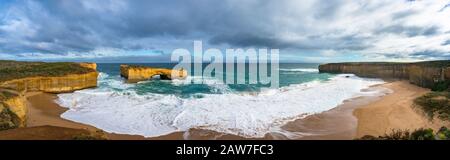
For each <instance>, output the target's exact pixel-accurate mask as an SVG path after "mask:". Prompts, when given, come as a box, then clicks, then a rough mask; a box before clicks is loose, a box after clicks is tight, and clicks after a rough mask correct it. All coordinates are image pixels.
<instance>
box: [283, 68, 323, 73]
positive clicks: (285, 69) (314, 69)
mask: <svg viewBox="0 0 450 160" xmlns="http://www.w3.org/2000/svg"><path fill="white" fill-rule="evenodd" d="M280 71H286V72H319V69H317V68H290V69H287V68H280Z"/></svg>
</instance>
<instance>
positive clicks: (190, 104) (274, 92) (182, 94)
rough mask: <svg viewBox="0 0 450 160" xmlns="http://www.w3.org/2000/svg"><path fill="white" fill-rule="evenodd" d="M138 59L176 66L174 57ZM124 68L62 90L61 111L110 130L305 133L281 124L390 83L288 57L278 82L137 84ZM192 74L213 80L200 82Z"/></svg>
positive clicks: (106, 69)
mask: <svg viewBox="0 0 450 160" xmlns="http://www.w3.org/2000/svg"><path fill="white" fill-rule="evenodd" d="M137 65H146V66H151V67H163V68H172V67H173V65H174V64H137ZM119 67H120V64H98V71H99V72H100V75H99V77H98V87H97V88H92V89H85V90H81V91H76V92H74V93H66V94H59V95H58V99H57V100H56V102H57V103H58V104H60V105H61V106H63V107H67V108H68V111H66V112H65V113H63V114H62V115H61V117H63V118H65V119H68V120H72V121H75V122H80V123H85V124H89V125H93V126H95V127H98V128H100V129H102V130H104V131H107V132H113V133H121V134H136V135H143V136H146V137H154V136H160V135H166V134H170V133H173V132H177V131H188V130H189V129H192V128H198V129H207V130H213V131H216V132H223V133H227V134H235V135H239V136H244V137H262V136H264V135H265V134H266V133H269V132H276V133H279V134H284V135H286V136H288V137H294V138H295V136H299V135H301V133H291V132H288V131H285V130H283V129H282V127H281V126H283V125H284V124H286V123H287V122H289V121H292V120H295V119H299V118H303V117H304V116H307V115H311V114H316V113H320V112H323V111H327V110H330V109H332V108H334V107H336V106H338V105H339V104H341V103H342V102H343V101H344V100H346V99H349V98H353V97H355V96H359V95H361V94H371V93H362V92H361V90H362V89H364V88H367V87H369V86H370V85H374V84H380V83H382V81H381V80H377V79H364V78H359V77H356V76H354V75H333V74H326V73H318V69H317V67H318V64H280V65H279V87H277V88H270V87H269V86H268V85H262V84H224V83H221V82H223V81H220V80H217V79H215V78H211V77H201V76H189V77H188V78H186V79H185V80H160V79H151V80H148V81H142V82H139V83H132V84H130V83H126V81H125V79H124V78H122V77H120V71H119V69H120V68H119ZM218 73H219V72H218ZM233 73H236V74H243V73H237V72H236V71H234V72H233ZM219 74H220V73H219ZM223 74H224V76H227V75H231V74H230V73H227V72H224V73H223ZM242 78H243V79H248V77H246V76H243V77H242ZM192 80H195V81H198V80H203V81H205V82H208V83H205V84H192V83H190V82H191V81H192Z"/></svg>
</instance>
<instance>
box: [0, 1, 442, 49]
mask: <svg viewBox="0 0 450 160" xmlns="http://www.w3.org/2000/svg"><path fill="white" fill-rule="evenodd" d="M0 3H1V2H0ZM12 3H13V4H12V5H9V6H10V7H8V8H6V9H4V10H1V11H2V13H3V14H2V13H0V53H8V54H15V55H22V54H23V53H43V54H46V53H51V54H58V55H68V54H69V52H71V54H70V55H74V54H75V55H77V54H78V53H85V52H91V51H94V50H96V49H98V48H113V49H123V50H142V49H150V50H153V49H156V50H160V49H161V50H171V49H173V48H178V47H179V46H183V47H184V45H186V42H189V45H191V43H192V41H193V40H202V41H203V43H209V44H211V45H213V46H214V45H217V46H227V47H229V46H230V47H268V48H279V49H294V50H295V49H297V50H313V51H317V52H320V51H323V50H334V51H362V50H366V49H371V48H373V47H374V45H373V44H374V43H376V40H380V39H382V38H380V37H377V36H381V37H382V36H384V34H394V35H401V36H407V37H414V36H434V35H437V34H439V33H440V32H439V31H440V29H441V28H439V26H435V25H433V24H430V26H405V25H400V24H402V23H401V21H403V20H405V21H406V20H407V19H408V18H410V17H413V16H415V15H416V14H420V11H417V10H410V9H406V10H399V11H396V12H393V14H390V15H388V18H387V19H392V20H393V22H396V23H387V24H388V25H387V26H386V25H385V24H381V25H380V26H376V27H372V26H368V27H367V28H370V29H367V30H365V29H366V26H358V25H354V24H358V22H352V23H350V24H347V25H344V26H341V25H340V24H339V22H341V21H344V22H345V21H347V20H348V19H351V18H353V16H355V17H358V16H361V17H362V18H358V19H357V20H360V19H364V20H365V19H367V20H368V21H372V19H370V17H373V18H376V17H380V16H377V15H376V14H381V15H382V14H384V13H381V12H380V11H379V9H380V8H383V7H384V6H386V5H390V4H392V3H385V2H383V3H377V2H370V3H369V2H368V1H367V2H365V1H361V2H351V1H347V0H336V1H329V0H315V1H296V0H279V1H270V0H245V1H240V0H223V1H212V0H192V1H185V0H175V1H167V0H152V1H148V0H130V1H121V0H76V1H68V0H64V1H61V0H46V1H38V0H28V1H27V0H22V1H21V0H18V1H14V2H12ZM348 3H354V4H353V5H350V7H349V6H348V5H347V4H348ZM402 3H404V1H402ZM408 3H415V2H408ZM354 6H357V7H356V8H357V9H355V10H351V9H354V8H355V7H354ZM358 7H359V8H358ZM395 7H398V6H395ZM395 7H394V8H395ZM390 24H393V25H390ZM334 25H336V26H334ZM377 25H378V24H377ZM357 27H360V28H357ZM373 28H376V29H373ZM347 29H348V30H347ZM442 29H446V28H442ZM447 29H448V28H447ZM180 44H181V45H180ZM171 47H172V48H171ZM317 52H316V53H317ZM97 55H103V54H101V53H99V54H97Z"/></svg>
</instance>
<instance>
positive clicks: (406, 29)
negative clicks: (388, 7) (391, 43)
mask: <svg viewBox="0 0 450 160" xmlns="http://www.w3.org/2000/svg"><path fill="white" fill-rule="evenodd" d="M438 32H439V28H438V27H436V26H429V27H419V26H405V25H390V26H387V27H384V28H380V29H378V30H377V31H376V32H375V33H377V34H401V35H405V36H408V37H415V36H431V35H435V34H437V33H438Z"/></svg>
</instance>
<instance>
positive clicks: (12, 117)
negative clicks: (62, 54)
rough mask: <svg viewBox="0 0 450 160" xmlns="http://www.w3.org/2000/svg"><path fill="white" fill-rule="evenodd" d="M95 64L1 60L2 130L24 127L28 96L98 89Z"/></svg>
mask: <svg viewBox="0 0 450 160" xmlns="http://www.w3.org/2000/svg"><path fill="white" fill-rule="evenodd" d="M96 68H97V65H96V64H95V63H68V62H67V63H66V62H58V63H44V62H18V61H1V60H0V73H1V74H0V130H4V129H11V128H18V127H25V126H26V119H27V106H26V102H27V101H26V98H25V96H24V95H25V93H26V92H30V91H42V92H48V93H63V92H73V91H76V90H80V89H85V88H91V87H96V86H97V76H98V72H97V70H96Z"/></svg>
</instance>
